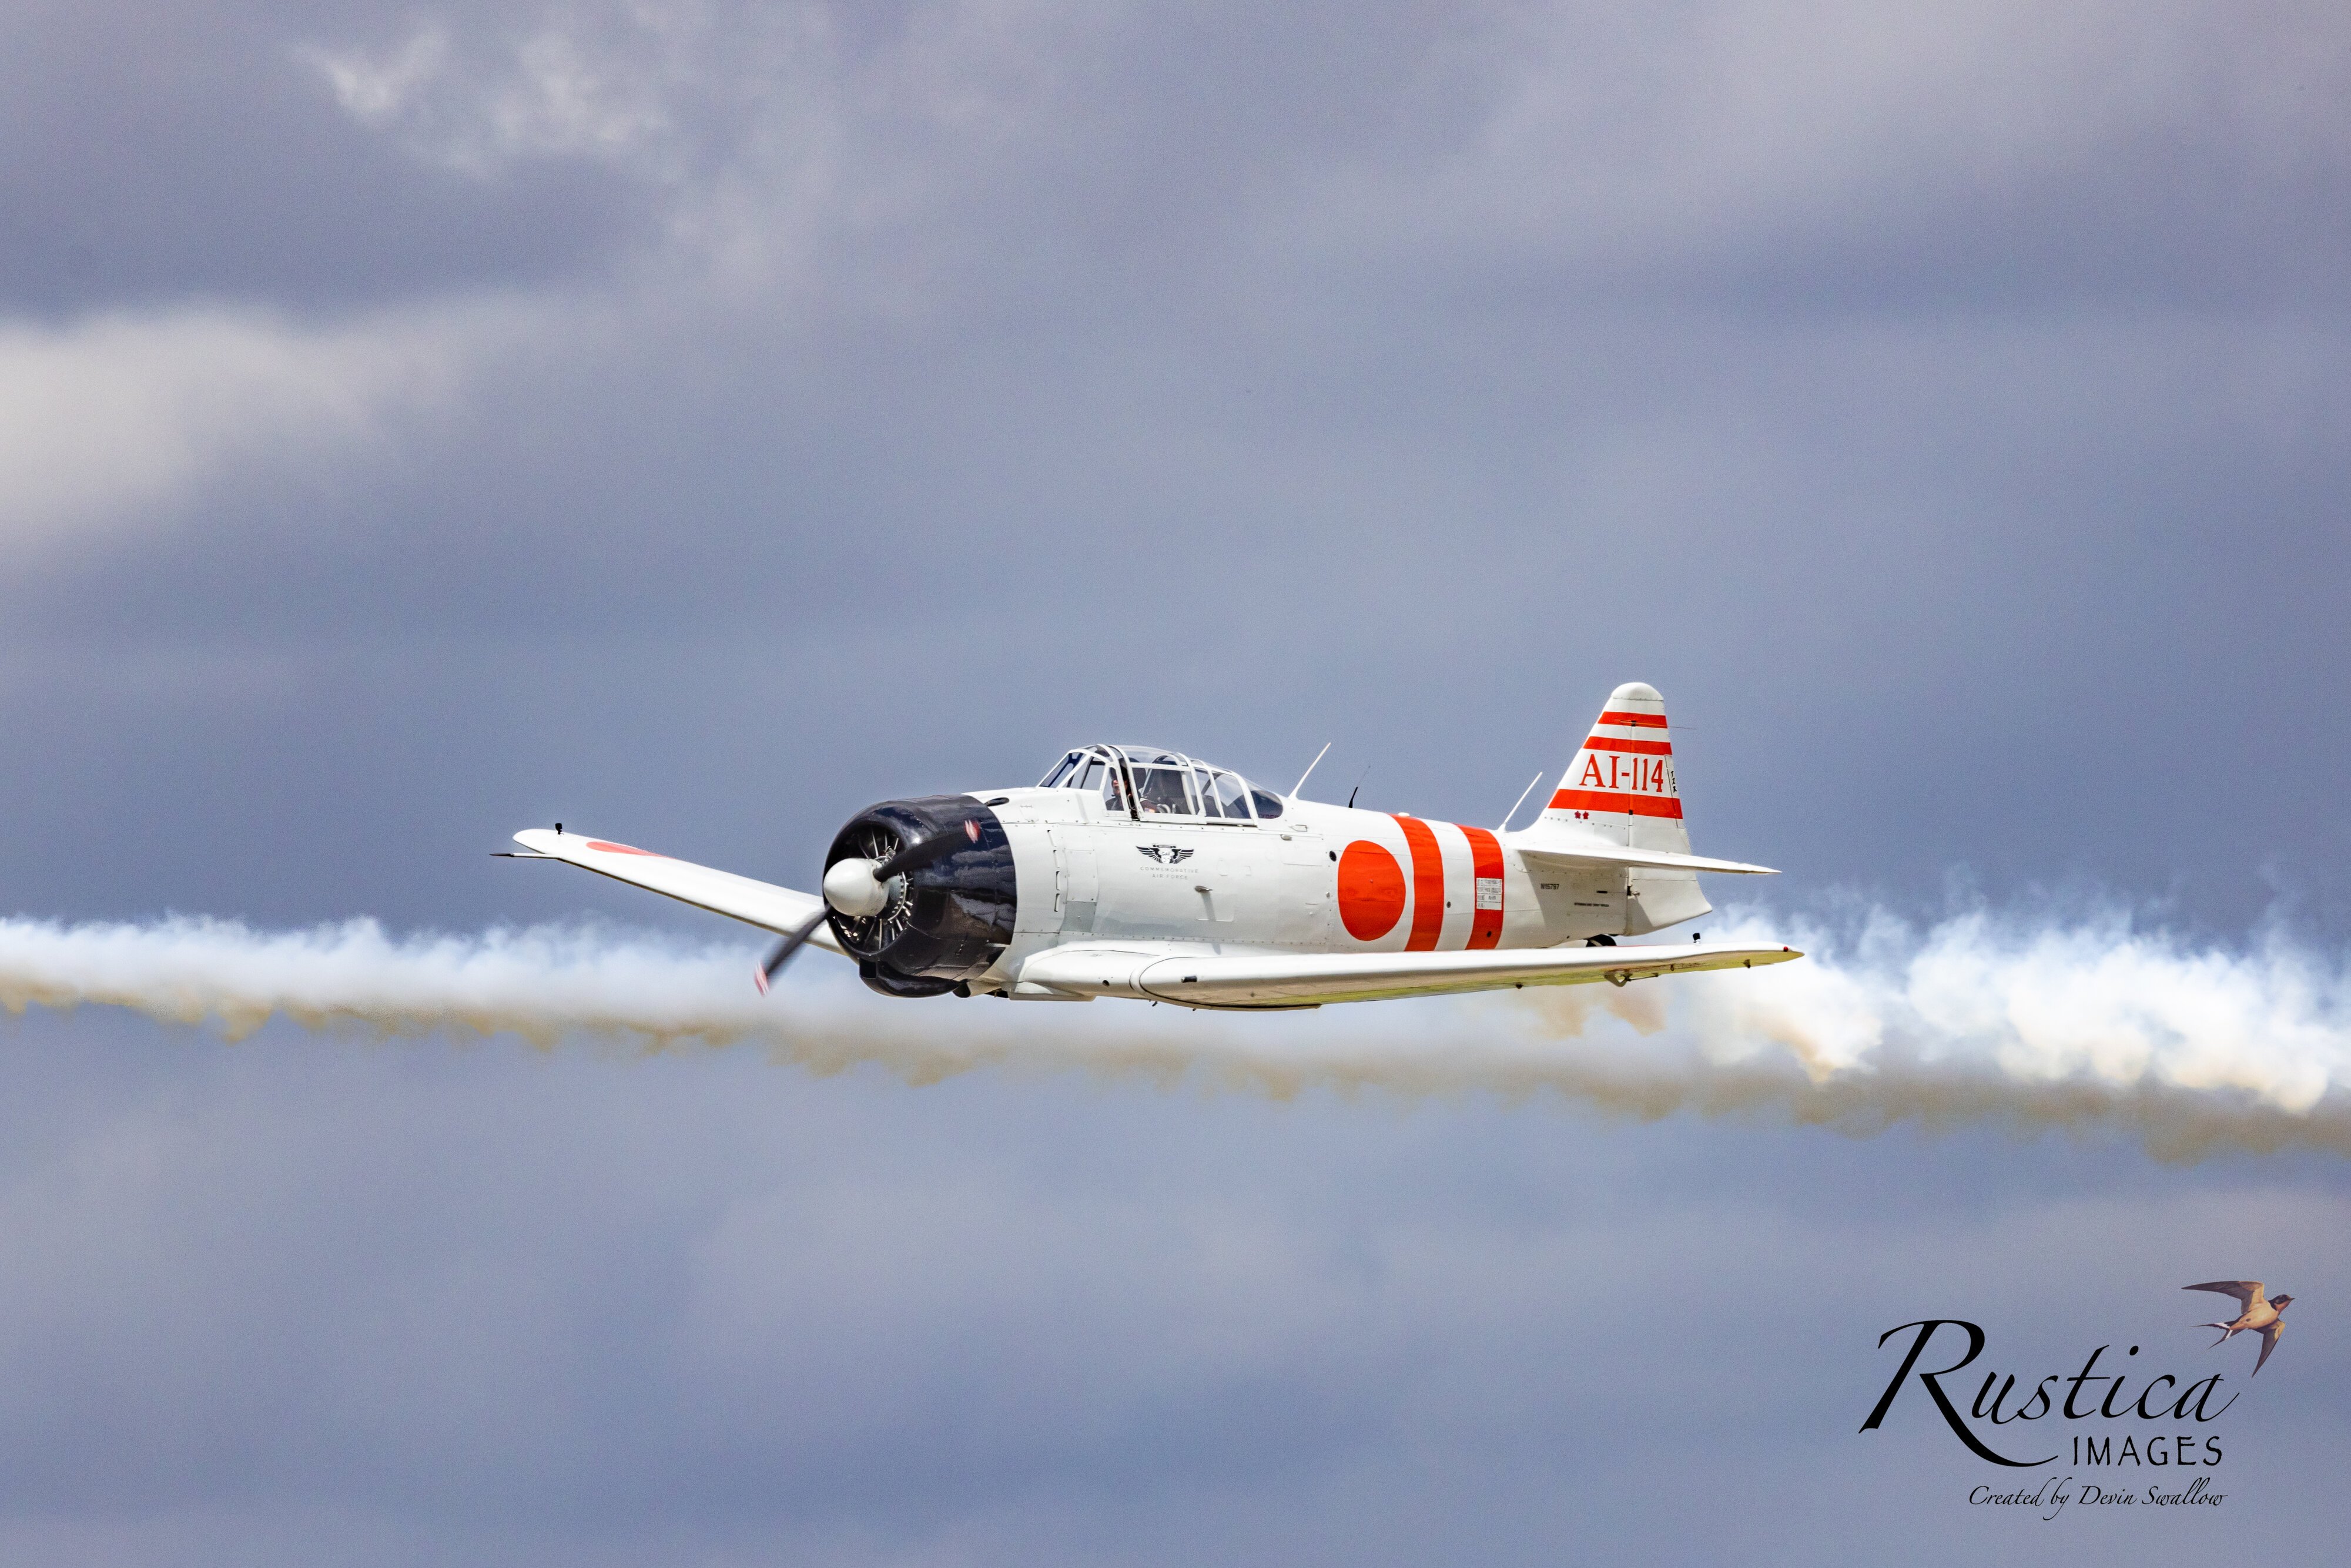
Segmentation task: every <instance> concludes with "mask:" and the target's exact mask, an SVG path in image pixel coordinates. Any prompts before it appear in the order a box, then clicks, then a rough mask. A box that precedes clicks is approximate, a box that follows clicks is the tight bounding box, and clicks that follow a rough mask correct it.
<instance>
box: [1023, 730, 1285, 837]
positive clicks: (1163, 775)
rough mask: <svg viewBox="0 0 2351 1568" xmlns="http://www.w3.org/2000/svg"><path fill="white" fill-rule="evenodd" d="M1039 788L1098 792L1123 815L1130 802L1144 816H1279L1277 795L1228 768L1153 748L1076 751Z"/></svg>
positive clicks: (1237, 818) (1249, 818)
mask: <svg viewBox="0 0 2351 1568" xmlns="http://www.w3.org/2000/svg"><path fill="white" fill-rule="evenodd" d="M1039 787H1040V788H1041V789H1092V790H1097V791H1099V792H1100V793H1101V795H1102V802H1103V804H1105V805H1106V806H1108V807H1110V808H1111V809H1112V810H1115V811H1119V812H1122V813H1123V812H1124V811H1126V810H1128V803H1129V801H1130V800H1132V801H1133V803H1134V810H1136V812H1137V813H1138V814H1140V815H1143V816H1168V817H1206V818H1207V819H1209V820H1210V821H1241V822H1248V821H1259V822H1263V821H1272V820H1273V819H1274V818H1276V817H1279V816H1280V815H1281V797H1280V796H1279V795H1277V794H1275V793H1274V792H1273V791H1272V790H1270V789H1259V787H1258V786H1256V785H1254V784H1251V783H1250V782H1249V780H1248V779H1244V778H1242V777H1241V776H1240V775H1239V774H1238V773H1235V772H1233V771H1232V770H1231V769H1229V768H1218V767H1217V766H1216V764H1214V763H1212V762H1202V761H1200V760H1199V759H1198V758H1191V757H1186V756H1185V755H1184V754H1183V753H1182V752H1180V751H1169V750H1167V749H1165V747H1157V746H1108V745H1100V744H1097V745H1093V746H1081V747H1078V748H1077V749H1075V750H1073V751H1071V752H1069V753H1068V754H1066V755H1065V756H1063V757H1062V758H1061V761H1060V762H1058V763H1056V764H1054V766H1053V769H1052V771H1051V772H1050V773H1048V774H1046V775H1045V777H1044V778H1043V779H1041V780H1040V786H1039ZM1130 791H1132V793H1131V794H1130Z"/></svg>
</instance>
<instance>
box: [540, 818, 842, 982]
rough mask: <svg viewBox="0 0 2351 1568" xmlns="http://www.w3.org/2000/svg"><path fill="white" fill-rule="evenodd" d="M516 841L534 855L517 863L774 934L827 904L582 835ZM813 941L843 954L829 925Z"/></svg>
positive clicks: (546, 832)
mask: <svg viewBox="0 0 2351 1568" xmlns="http://www.w3.org/2000/svg"><path fill="white" fill-rule="evenodd" d="M515 842H517V843H518V844H520V845H521V846H522V847H523V848H524V850H526V851H527V852H528V853H524V854H517V855H514V856H513V858H514V859H516V860H554V861H561V862H564V863H565V864H566V865H576V866H578V867H580V869H581V870H582V871H592V872H594V873H597V874H598V875H599V876H609V877H611V879H612V880H613V881H615V882H625V883H629V884H630V885H631V886H632V887H642V888H644V889H646V890H647V891H649V892H652V893H658V894H665V895H667V896H668V897H671V898H674V899H676V900H678V901H679V902H680V903H684V904H693V905H695V907H696V908H700V909H707V910H709V911H710V912H711V913H712V914H714V915H727V916H730V917H731V918H733V919H736V920H740V921H742V922H744V923H745V924H746V925H757V926H760V927H762V928H764V929H766V930H768V931H779V932H780V931H797V930H799V928H800V927H801V926H803V925H807V924H808V921H809V918H810V916H811V915H817V914H819V913H820V911H821V910H822V909H823V908H824V901H823V900H822V899H820V898H819V897H817V895H816V894H812V893H800V892H798V891H796V890H794V889H792V888H789V887H778V886H777V885H776V884H775V883H771V882H758V881H756V880H754V879H753V878H750V877H747V876H737V875H736V874H735V873H733V872H731V871H718V870H716V869H715V868H713V867H710V866H706V865H696V864H695V863H694V862H692V861H682V860H673V859H672V858H670V857H669V856H668V855H662V854H655V853H654V852H653V851H651V850H641V849H638V848H636V847H635V846H633V845H631V844H620V843H613V842H612V841H610V840H607V839H591V838H589V837H587V836H586V835H585V834H581V833H564V832H557V831H553V830H552V829H548V828H527V829H525V830H524V831H521V832H519V833H517V834H516V835H515ZM809 941H810V944H812V945H813V946H819V947H824V948H829V949H831V951H832V952H835V953H838V952H840V951H841V944H840V943H839V942H838V941H837V940H835V939H834V937H833V935H832V928H831V926H830V925H823V924H820V925H818V926H817V928H816V930H815V931H814V932H813V933H812V934H811V935H810V937H809Z"/></svg>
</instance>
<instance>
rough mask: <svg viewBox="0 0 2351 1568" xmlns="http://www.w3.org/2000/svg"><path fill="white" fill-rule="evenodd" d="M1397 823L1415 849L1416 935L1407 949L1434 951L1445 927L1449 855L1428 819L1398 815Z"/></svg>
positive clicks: (1411, 938) (1412, 849)
mask: <svg viewBox="0 0 2351 1568" xmlns="http://www.w3.org/2000/svg"><path fill="white" fill-rule="evenodd" d="M1395 822H1396V826H1398V827H1400V828H1402V829H1403V830H1404V841H1405V845H1406V846H1407V847H1408V848H1409V849H1410V850H1411V851H1412V936H1411V937H1410V938H1409V939H1408V940H1406V941H1405V945H1404V950H1405V952H1407V953H1429V952H1434V951H1435V950H1436V948H1437V933H1438V932H1440V931H1442V930H1444V929H1445V856H1444V853H1443V852H1441V851H1440V850H1438V849H1437V835H1436V834H1435V833H1433V832H1430V831H1428V824H1427V823H1426V822H1424V821H1421V820H1420V819H1419V818H1418V817H1397V818H1396V819H1395Z"/></svg>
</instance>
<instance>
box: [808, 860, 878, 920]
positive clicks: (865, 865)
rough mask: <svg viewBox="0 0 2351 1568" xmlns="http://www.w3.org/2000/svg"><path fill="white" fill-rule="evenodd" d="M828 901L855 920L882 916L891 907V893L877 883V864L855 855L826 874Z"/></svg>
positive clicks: (825, 891) (833, 864)
mask: <svg viewBox="0 0 2351 1568" xmlns="http://www.w3.org/2000/svg"><path fill="white" fill-rule="evenodd" d="M824 901H825V902H826V903H827V904H831V905H832V907H833V908H835V909H837V910H839V911H840V912H841V914H843V915H848V916H850V917H851V918H852V919H863V918H864V917H865V916H867V915H879V914H881V913H882V911H883V909H884V908H885V907H887V905H888V904H889V903H890V890H889V888H888V887H887V886H886V885H884V884H883V883H878V882H876V881H874V880H873V862H872V861H870V860H864V859H861V858H859V857H858V856H855V855H852V856H851V857H850V858H849V859H847V860H842V861H835V862H833V863H832V868H831V870H830V871H827V872H826V873H824Z"/></svg>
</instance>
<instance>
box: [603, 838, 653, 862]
mask: <svg viewBox="0 0 2351 1568" xmlns="http://www.w3.org/2000/svg"><path fill="white" fill-rule="evenodd" d="M588 847H589V848H590V849H591V850H602V851H603V852H605V853H606V854H608V855H651V856H652V857H653V859H654V860H660V859H661V858H662V857H661V856H660V855H657V854H653V851H651V850H641V849H639V848H637V846H636V845H634V844H614V843H607V842H605V841H603V840H602V839H590V840H589V841H588Z"/></svg>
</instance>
